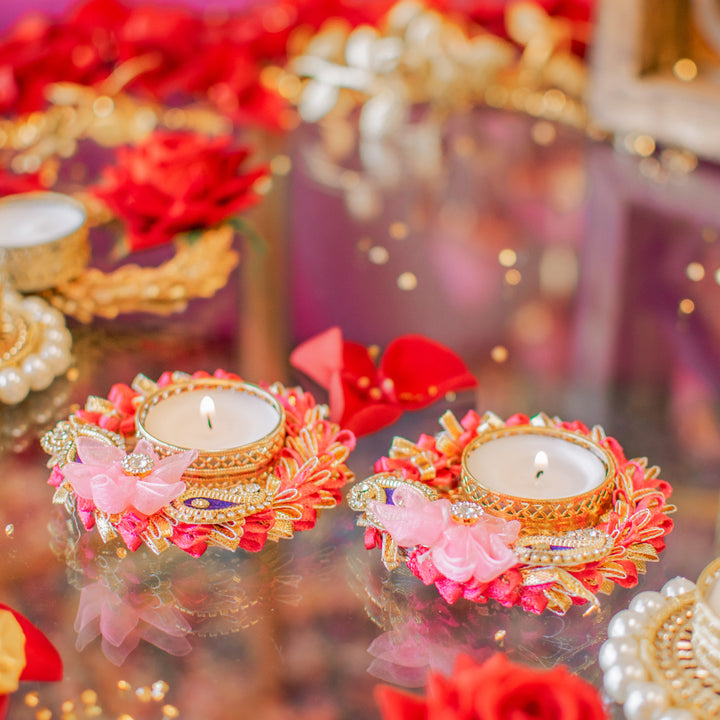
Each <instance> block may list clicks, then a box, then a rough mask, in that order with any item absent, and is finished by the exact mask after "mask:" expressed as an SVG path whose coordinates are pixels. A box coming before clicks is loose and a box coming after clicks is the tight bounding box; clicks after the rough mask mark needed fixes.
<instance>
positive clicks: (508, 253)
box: [498, 248, 517, 268]
mask: <svg viewBox="0 0 720 720" xmlns="http://www.w3.org/2000/svg"><path fill="white" fill-rule="evenodd" d="M498 262H499V263H500V264H501V265H502V266H503V267H506V268H509V267H512V266H513V265H514V264H515V263H516V262H517V253H516V252H515V251H514V250H512V249H511V248H505V249H504V250H501V251H500V252H499V253H498Z"/></svg>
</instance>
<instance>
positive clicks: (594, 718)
mask: <svg viewBox="0 0 720 720" xmlns="http://www.w3.org/2000/svg"><path fill="white" fill-rule="evenodd" d="M376 698H377V701H378V704H379V705H380V710H381V714H382V717H383V720H606V718H607V715H606V713H605V709H604V707H603V704H602V701H601V699H600V696H599V694H598V692H597V690H595V688H593V687H592V686H591V685H589V684H588V683H587V682H585V681H584V680H581V679H580V678H578V677H576V676H575V675H573V674H572V673H570V672H568V671H567V670H566V669H565V668H564V667H556V668H554V669H552V670H534V669H532V668H529V667H526V666H524V665H517V664H515V663H512V662H510V661H509V660H508V659H507V657H506V656H505V655H503V654H500V653H499V654H497V655H495V656H493V657H492V658H490V659H489V660H488V661H486V662H484V663H476V662H475V661H474V660H473V659H472V658H470V657H468V656H465V655H461V656H460V657H458V659H457V662H456V664H455V669H454V671H453V675H452V677H451V678H446V677H444V676H443V675H441V674H440V673H431V674H430V676H429V679H428V683H427V695H426V696H425V697H424V698H421V697H418V696H416V695H410V694H408V693H406V692H403V691H399V690H396V689H395V688H391V687H387V686H379V687H378V688H377V689H376Z"/></svg>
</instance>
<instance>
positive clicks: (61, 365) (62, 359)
mask: <svg viewBox="0 0 720 720" xmlns="http://www.w3.org/2000/svg"><path fill="white" fill-rule="evenodd" d="M40 358H41V360H43V362H45V364H46V365H47V366H48V367H49V368H50V372H52V374H53V375H54V376H55V377H57V376H58V375H61V374H62V373H64V372H65V371H66V370H67V369H68V367H69V365H70V353H68V352H67V351H66V350H64V349H63V348H60V347H58V346H57V345H44V346H43V348H42V349H41V350H40Z"/></svg>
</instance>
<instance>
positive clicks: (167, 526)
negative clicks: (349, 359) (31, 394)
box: [42, 370, 355, 556]
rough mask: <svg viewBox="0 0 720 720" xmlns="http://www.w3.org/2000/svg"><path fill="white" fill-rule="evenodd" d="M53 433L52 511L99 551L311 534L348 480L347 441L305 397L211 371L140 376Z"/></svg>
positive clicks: (191, 548) (230, 545) (247, 545)
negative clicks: (96, 537) (89, 535)
mask: <svg viewBox="0 0 720 720" xmlns="http://www.w3.org/2000/svg"><path fill="white" fill-rule="evenodd" d="M132 385H133V387H132V388H131V387H128V386H127V385H115V386H113V388H112V390H111V392H110V394H109V396H108V398H100V397H94V396H93V397H90V398H88V399H87V402H86V403H85V407H84V408H83V409H81V410H78V411H77V412H76V413H74V414H73V415H72V416H70V418H68V419H67V420H64V421H62V422H60V423H58V424H57V425H56V427H55V429H54V430H53V431H52V432H49V433H47V434H46V435H45V436H44V437H43V440H42V444H43V448H44V449H45V451H46V452H47V453H49V454H50V455H51V456H52V458H51V460H50V463H49V465H50V466H51V467H52V468H53V473H52V475H51V477H50V483H51V484H52V485H54V486H55V487H56V488H57V490H56V492H55V497H54V502H56V503H58V504H63V505H65V506H66V508H67V509H68V511H70V512H75V511H77V513H78V515H79V516H80V519H81V521H82V523H83V525H84V527H85V528H86V529H88V530H90V529H92V528H93V527H97V528H98V531H99V533H100V535H101V537H102V539H103V540H104V541H105V542H109V541H110V540H112V539H113V538H115V537H117V536H118V535H119V536H120V537H121V538H122V540H123V542H124V543H125V544H126V545H127V547H128V548H130V549H131V550H137V549H138V548H139V547H140V546H141V545H142V544H143V543H144V544H146V545H148V547H149V548H150V549H151V550H152V551H153V552H155V553H158V554H159V553H160V552H162V551H163V550H165V549H166V548H168V547H169V546H170V545H177V546H179V547H181V548H182V549H183V550H185V551H186V552H188V553H190V554H191V555H193V556H199V555H201V554H202V553H203V552H204V551H205V549H206V548H207V547H208V546H219V547H224V548H227V549H229V550H235V549H237V548H238V547H241V548H244V549H247V550H259V549H260V548H261V547H262V546H263V545H264V544H265V542H266V541H267V540H268V539H270V540H278V539H280V538H289V537H292V535H293V534H294V532H295V531H296V530H298V531H300V530H307V529H310V528H311V527H313V526H314V524H315V521H316V519H317V515H318V513H319V512H320V511H321V510H322V509H324V508H331V507H334V506H335V505H337V503H338V502H339V501H340V499H341V494H340V489H341V488H342V486H343V485H344V484H345V483H346V482H347V480H348V479H351V478H352V473H351V472H350V470H349V469H348V468H347V466H346V464H345V461H346V460H347V457H348V455H349V453H350V451H351V450H352V449H353V447H354V445H355V437H354V436H353V434H352V433H350V432H348V431H346V430H341V429H340V427H339V426H338V425H336V424H335V423H332V422H330V421H329V420H327V419H326V418H327V416H328V414H329V411H328V408H327V407H326V406H324V405H316V404H315V400H314V399H313V397H312V395H310V394H309V393H305V392H303V391H301V390H300V389H299V388H285V387H284V386H282V385H280V384H279V383H275V384H273V385H270V386H269V387H267V388H260V387H257V386H255V385H251V384H249V383H245V382H243V381H242V380H241V379H240V378H239V377H238V376H237V375H233V374H230V373H226V372H224V371H220V370H218V371H217V372H216V373H215V375H214V376H212V377H211V376H209V375H208V374H207V373H202V372H200V373H195V374H193V375H188V374H187V373H179V372H174V373H171V372H168V373H164V374H163V375H162V377H161V378H160V379H159V380H158V382H157V383H156V382H154V381H152V380H149V379H148V378H146V377H145V376H143V375H139V376H138V377H136V378H135V380H134V382H133V384H132Z"/></svg>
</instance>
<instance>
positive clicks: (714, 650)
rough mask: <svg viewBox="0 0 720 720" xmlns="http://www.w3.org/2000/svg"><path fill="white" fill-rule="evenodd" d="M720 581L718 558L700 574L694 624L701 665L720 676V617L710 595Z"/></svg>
mask: <svg viewBox="0 0 720 720" xmlns="http://www.w3.org/2000/svg"><path fill="white" fill-rule="evenodd" d="M719 581H720V558H716V559H715V560H713V562H711V563H710V564H709V565H707V566H706V567H705V569H704V570H703V571H702V573H701V574H700V577H699V578H698V582H697V601H696V603H695V620H694V623H693V635H692V646H693V650H694V651H695V655H696V656H697V658H698V660H699V662H700V664H701V665H702V666H704V667H705V668H706V669H707V670H709V671H710V672H712V673H714V674H716V675H718V674H720V617H718V614H717V612H715V610H714V609H713V608H712V607H711V606H710V603H709V602H708V600H709V598H708V595H709V593H710V591H711V589H712V588H713V586H714V585H715V584H716V583H717V582H719Z"/></svg>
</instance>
